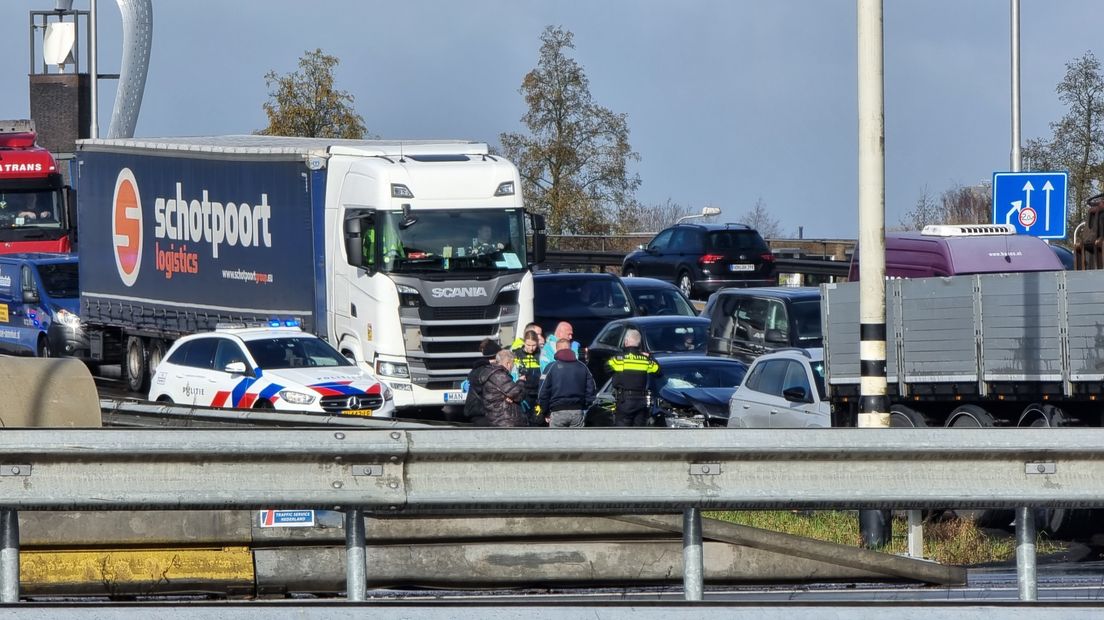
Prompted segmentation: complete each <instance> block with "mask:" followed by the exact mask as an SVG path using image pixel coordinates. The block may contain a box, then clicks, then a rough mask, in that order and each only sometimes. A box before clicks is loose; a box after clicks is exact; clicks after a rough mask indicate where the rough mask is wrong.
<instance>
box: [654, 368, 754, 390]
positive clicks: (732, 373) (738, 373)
mask: <svg viewBox="0 0 1104 620" xmlns="http://www.w3.org/2000/svg"><path fill="white" fill-rule="evenodd" d="M659 369H660V370H659V376H658V377H656V379H655V390H656V391H658V390H661V389H663V388H664V387H668V386H670V387H672V388H678V389H686V388H696V387H702V388H735V387H736V386H738V385H740V382H741V381H743V380H744V373H745V372H747V367H746V366H744V365H743V364H735V363H723V364H709V363H705V364H679V365H677V366H671V367H665V366H664V365H663V364H662V363H660V366H659Z"/></svg>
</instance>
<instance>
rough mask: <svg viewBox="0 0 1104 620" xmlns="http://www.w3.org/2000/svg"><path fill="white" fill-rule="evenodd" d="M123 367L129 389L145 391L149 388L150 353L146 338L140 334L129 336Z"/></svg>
mask: <svg viewBox="0 0 1104 620" xmlns="http://www.w3.org/2000/svg"><path fill="white" fill-rule="evenodd" d="M124 362H125V364H124V365H123V369H124V370H125V373H124V374H125V375H126V384H127V389H129V390H130V391H131V392H139V393H141V392H145V391H146V390H148V389H149V354H148V353H147V351H146V340H145V339H144V338H141V337H140V336H130V337H129V338H127V347H126V359H125V360H124Z"/></svg>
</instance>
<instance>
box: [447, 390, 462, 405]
mask: <svg viewBox="0 0 1104 620" xmlns="http://www.w3.org/2000/svg"><path fill="white" fill-rule="evenodd" d="M463 400H464V393H463V392H445V402H446V403H457V402H460V401H463Z"/></svg>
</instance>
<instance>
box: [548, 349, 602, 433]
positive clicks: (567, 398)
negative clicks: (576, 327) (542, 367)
mask: <svg viewBox="0 0 1104 620" xmlns="http://www.w3.org/2000/svg"><path fill="white" fill-rule="evenodd" d="M555 347H556V353H555V359H554V360H553V361H552V363H551V364H549V365H548V367H547V370H546V371H545V373H544V381H542V382H541V386H540V392H538V394H537V401H538V402H539V403H540V407H541V411H543V412H545V413H546V414H547V415H548V419H549V425H550V426H553V427H556V426H559V427H574V428H579V427H582V426H583V425H584V422H585V416H586V410H587V407H590V404H591V403H592V402H594V376H593V375H591V374H590V369H588V368H587V367H586V364H584V363H582V362H580V361H579V358H577V357H575V352H574V351H572V349H571V341H570V340H566V339H561V340H557V341H556V344H555Z"/></svg>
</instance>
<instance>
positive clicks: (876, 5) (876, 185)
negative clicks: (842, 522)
mask: <svg viewBox="0 0 1104 620" xmlns="http://www.w3.org/2000/svg"><path fill="white" fill-rule="evenodd" d="M856 1H857V3H858V5H857V8H858V52H859V53H858V65H859V66H858V71H859V76H858V84H859V93H858V94H859V247H860V248H861V251H862V259H861V260H860V261H859V287H860V294H859V321H860V324H859V364H860V371H861V377H862V380H861V381H862V382H861V386H860V392H859V419H858V425H859V427H860V428H887V427H889V402H888V399H887V397H886V312H885V111H884V95H883V75H884V74H883V63H882V0H856ZM891 525H892V522H891V521H890V519H889V513H888V512H886V511H879V510H862V511H859V529H860V531H861V533H862V539H863V545H864V546H866V547H870V548H877V547H883V546H885V544H886V543H888V542H889V535H890V531H891V530H890V527H891Z"/></svg>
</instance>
